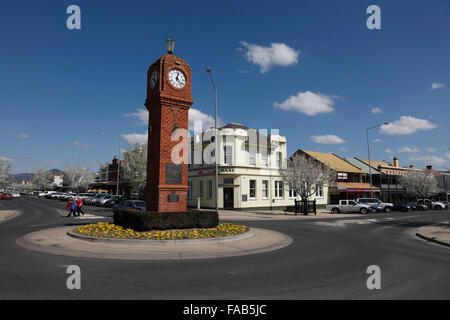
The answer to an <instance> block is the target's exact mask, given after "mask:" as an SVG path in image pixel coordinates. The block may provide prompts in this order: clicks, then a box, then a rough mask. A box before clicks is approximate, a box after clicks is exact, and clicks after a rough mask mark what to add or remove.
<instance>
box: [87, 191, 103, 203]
mask: <svg viewBox="0 0 450 320" xmlns="http://www.w3.org/2000/svg"><path fill="white" fill-rule="evenodd" d="M104 195H105V194H104V193H97V194H96V195H95V196H93V197H90V198H87V199H86V204H88V205H95V201H97V199H99V198H101V197H103V196H104Z"/></svg>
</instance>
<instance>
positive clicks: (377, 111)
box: [370, 107, 384, 114]
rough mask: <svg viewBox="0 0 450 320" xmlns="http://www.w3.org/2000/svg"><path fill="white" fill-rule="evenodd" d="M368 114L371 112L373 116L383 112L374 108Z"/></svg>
mask: <svg viewBox="0 0 450 320" xmlns="http://www.w3.org/2000/svg"><path fill="white" fill-rule="evenodd" d="M370 112H372V113H373V114H379V113H383V112H384V111H383V109H381V108H378V107H375V108H372V110H371V111H370Z"/></svg>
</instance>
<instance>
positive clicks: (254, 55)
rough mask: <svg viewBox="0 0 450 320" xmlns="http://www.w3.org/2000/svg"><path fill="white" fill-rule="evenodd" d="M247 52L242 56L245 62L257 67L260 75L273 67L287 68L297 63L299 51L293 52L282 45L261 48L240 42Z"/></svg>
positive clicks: (273, 44)
mask: <svg viewBox="0 0 450 320" xmlns="http://www.w3.org/2000/svg"><path fill="white" fill-rule="evenodd" d="M241 45H242V46H244V47H245V49H246V50H247V51H246V52H245V53H244V55H245V57H246V59H247V61H249V62H251V63H254V64H256V65H258V66H259V67H260V68H261V69H260V70H261V73H266V72H267V71H269V70H270V68H272V67H273V66H281V67H287V66H290V65H293V64H296V63H297V62H298V55H299V54H300V50H298V51H295V50H294V49H292V48H291V47H289V46H287V45H285V44H284V43H276V42H272V43H271V44H270V47H263V46H259V45H256V44H251V43H248V42H246V41H241Z"/></svg>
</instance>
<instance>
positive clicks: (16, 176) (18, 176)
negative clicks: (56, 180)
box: [9, 169, 64, 182]
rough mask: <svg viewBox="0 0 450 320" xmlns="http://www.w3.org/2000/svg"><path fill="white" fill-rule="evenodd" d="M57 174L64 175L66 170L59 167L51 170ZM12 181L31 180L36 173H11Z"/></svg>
mask: <svg viewBox="0 0 450 320" xmlns="http://www.w3.org/2000/svg"><path fill="white" fill-rule="evenodd" d="M49 171H50V172H51V173H52V174H53V175H55V176H61V175H64V172H63V171H61V170H59V169H50V170H49ZM9 177H10V179H11V181H12V182H22V181H31V180H33V178H34V173H15V174H10V175H9Z"/></svg>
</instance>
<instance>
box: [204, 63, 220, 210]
mask: <svg viewBox="0 0 450 320" xmlns="http://www.w3.org/2000/svg"><path fill="white" fill-rule="evenodd" d="M206 72H208V74H209V77H210V78H211V82H212V85H213V87H214V143H215V149H214V158H215V162H216V170H215V171H216V201H215V202H216V211H217V212H218V211H219V199H218V197H219V166H218V161H217V158H218V156H219V147H218V143H219V142H218V141H219V140H218V139H217V88H216V84H215V83H214V79H213V77H212V75H211V69H210V68H206Z"/></svg>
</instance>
